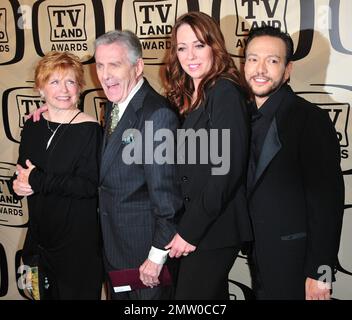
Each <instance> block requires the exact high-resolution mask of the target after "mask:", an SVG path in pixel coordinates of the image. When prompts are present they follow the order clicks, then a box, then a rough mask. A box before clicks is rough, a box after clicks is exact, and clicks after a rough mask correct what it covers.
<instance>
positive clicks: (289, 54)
mask: <svg viewBox="0 0 352 320" xmlns="http://www.w3.org/2000/svg"><path fill="white" fill-rule="evenodd" d="M263 36H270V37H275V38H279V39H281V40H282V41H283V42H284V43H285V46H286V65H287V64H288V63H289V62H290V61H292V58H293V41H292V38H291V36H290V35H289V34H288V33H286V32H283V31H281V30H280V29H279V28H274V27H271V26H264V27H259V28H253V29H252V30H251V31H250V32H249V34H248V38H247V42H246V47H245V50H244V55H245V56H246V51H247V50H246V49H247V46H248V44H249V43H250V42H251V41H252V40H253V39H254V38H257V37H263Z"/></svg>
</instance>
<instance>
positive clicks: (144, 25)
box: [133, 0, 178, 64]
mask: <svg viewBox="0 0 352 320" xmlns="http://www.w3.org/2000/svg"><path fill="white" fill-rule="evenodd" d="M177 5H178V1H177V0H176V1H173V0H159V1H153V2H151V1H134V2H133V9H134V16H135V21H136V28H135V33H136V35H137V36H138V38H139V39H140V41H141V43H142V48H143V59H145V61H146V63H147V64H148V62H150V63H151V64H158V63H160V62H161V59H162V57H163V54H161V52H164V51H165V50H167V49H170V40H169V39H170V36H171V31H172V26H173V25H174V23H175V21H176V17H177ZM156 52H159V54H158V56H157V57H155V53H156Z"/></svg>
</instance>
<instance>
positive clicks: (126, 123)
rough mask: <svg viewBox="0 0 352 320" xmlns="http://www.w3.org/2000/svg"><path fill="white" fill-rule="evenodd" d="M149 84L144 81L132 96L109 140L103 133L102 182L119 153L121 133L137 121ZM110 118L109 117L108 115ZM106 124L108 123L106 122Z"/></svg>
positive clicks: (132, 126)
mask: <svg viewBox="0 0 352 320" xmlns="http://www.w3.org/2000/svg"><path fill="white" fill-rule="evenodd" d="M148 88H149V84H148V82H147V81H146V80H145V79H144V83H143V85H142V87H141V88H140V89H139V90H138V91H137V93H136V94H135V95H134V96H133V98H132V100H131V101H130V103H129V104H128V106H127V108H126V110H125V112H124V114H123V116H122V118H121V120H120V121H119V123H118V124H117V127H116V128H115V130H114V132H113V133H112V134H111V136H110V138H108V140H107V130H105V132H104V142H103V143H104V144H103V145H104V146H105V147H103V153H102V159H101V166H100V180H102V179H103V178H104V177H105V175H106V173H107V172H108V169H109V168H110V166H111V165H112V163H113V162H114V160H116V158H117V156H118V153H119V152H120V149H121V146H122V145H123V142H122V140H123V133H124V132H125V130H127V129H130V128H134V127H135V126H136V123H137V120H138V115H137V113H138V110H139V109H141V108H142V105H143V100H144V97H145V95H146V93H147V91H148ZM109 116H110V115H109ZM106 123H108V122H106Z"/></svg>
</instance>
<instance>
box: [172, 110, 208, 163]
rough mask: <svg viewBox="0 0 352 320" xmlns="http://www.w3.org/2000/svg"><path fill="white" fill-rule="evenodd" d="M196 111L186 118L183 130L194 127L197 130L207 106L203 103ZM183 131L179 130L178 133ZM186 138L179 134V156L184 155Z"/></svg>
mask: <svg viewBox="0 0 352 320" xmlns="http://www.w3.org/2000/svg"><path fill="white" fill-rule="evenodd" d="M193 112H194V113H193V114H192V112H191V113H190V114H189V115H188V116H187V117H186V118H185V120H184V123H183V125H182V128H181V129H183V130H187V129H193V130H195V131H196V130H197V124H198V122H199V120H200V119H201V117H202V115H203V114H204V112H205V107H204V104H201V105H200V106H199V108H198V109H197V110H194V111H193ZM180 133H181V132H180V131H178V135H179V134H180ZM186 139H187V138H185V139H181V138H180V137H179V136H178V137H177V156H179V155H180V156H181V157H182V156H184V154H183V153H184V152H183V151H182V150H184V148H183V146H184V144H185V143H186Z"/></svg>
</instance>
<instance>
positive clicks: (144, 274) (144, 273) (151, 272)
mask: <svg viewBox="0 0 352 320" xmlns="http://www.w3.org/2000/svg"><path fill="white" fill-rule="evenodd" d="M162 267H163V265H162V264H157V263H154V262H153V261H151V260H149V259H147V260H145V261H144V262H143V264H142V265H141V266H140V267H139V279H141V281H142V282H143V284H144V285H145V286H148V287H150V288H153V287H155V286H157V285H158V284H159V283H160V282H159V279H158V278H159V275H160V271H161V269H162Z"/></svg>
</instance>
